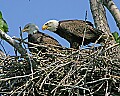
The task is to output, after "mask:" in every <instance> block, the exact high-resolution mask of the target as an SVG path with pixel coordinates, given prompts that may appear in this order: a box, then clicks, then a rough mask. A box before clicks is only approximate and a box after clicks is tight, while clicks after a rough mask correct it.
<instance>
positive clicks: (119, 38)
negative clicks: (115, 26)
mask: <svg viewBox="0 0 120 96" xmlns="http://www.w3.org/2000/svg"><path fill="white" fill-rule="evenodd" d="M112 35H113V37H114V39H115V41H116V43H119V44H120V36H119V34H118V32H114V33H112Z"/></svg>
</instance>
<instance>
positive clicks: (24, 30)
mask: <svg viewBox="0 0 120 96" xmlns="http://www.w3.org/2000/svg"><path fill="white" fill-rule="evenodd" d="M28 30H29V29H27V28H26V29H22V30H21V31H22V32H27V31H28Z"/></svg>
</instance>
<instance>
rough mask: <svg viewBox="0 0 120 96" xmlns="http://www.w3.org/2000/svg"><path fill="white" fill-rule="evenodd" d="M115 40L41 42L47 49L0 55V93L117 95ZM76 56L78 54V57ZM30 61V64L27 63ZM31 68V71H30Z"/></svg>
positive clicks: (118, 72)
mask: <svg viewBox="0 0 120 96" xmlns="http://www.w3.org/2000/svg"><path fill="white" fill-rule="evenodd" d="M116 47H118V46H117V44H115V45H112V46H110V47H107V48H106V47H105V48H104V46H102V47H99V48H98V49H95V48H93V49H83V50H81V51H80V52H79V50H75V49H69V48H58V47H55V46H52V45H45V47H44V48H47V52H44V53H42V52H38V53H32V54H31V55H29V60H30V62H28V57H27V56H26V57H21V56H7V57H5V58H4V59H3V58H2V59H0V62H1V63H0V66H1V70H2V71H0V72H1V74H0V94H2V95H10V96H16V95H18V96H20V95H25V96H29V95H30V96H37V95H39V96H78V95H84V96H90V95H91V96H92V95H95V96H105V95H107V94H111V95H113V94H116V95H120V93H119V88H120V85H119V84H120V70H119V69H120V67H119V65H120V59H118V58H117V57H116V54H117V52H116V51H115V49H116ZM78 56H79V58H78ZM31 64H32V66H31ZM31 70H32V72H31Z"/></svg>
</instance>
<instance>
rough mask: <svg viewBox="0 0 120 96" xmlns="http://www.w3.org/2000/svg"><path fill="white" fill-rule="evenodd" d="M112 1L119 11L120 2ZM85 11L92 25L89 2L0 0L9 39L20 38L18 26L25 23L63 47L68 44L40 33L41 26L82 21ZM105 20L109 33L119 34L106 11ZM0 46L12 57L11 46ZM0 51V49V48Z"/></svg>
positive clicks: (80, 0) (59, 38) (55, 36)
mask: <svg viewBox="0 0 120 96" xmlns="http://www.w3.org/2000/svg"><path fill="white" fill-rule="evenodd" d="M113 1H114V2H115V4H116V5H117V7H118V8H119V10H120V0H113ZM86 10H87V12H88V16H87V20H88V21H91V22H92V23H93V24H94V22H93V18H92V14H91V12H90V6H89V0H30V2H29V0H0V11H2V13H3V18H4V19H5V20H6V21H7V23H8V26H9V33H8V34H9V35H10V36H11V37H13V36H16V37H20V36H19V33H20V31H19V27H20V26H21V27H22V28H23V27H24V26H25V25H26V24H27V23H35V24H36V25H38V27H39V29H40V31H41V32H44V33H46V34H49V35H50V36H52V37H54V38H55V39H57V40H58V41H59V43H60V44H62V45H63V46H65V47H69V43H68V42H67V41H66V40H64V39H63V38H61V37H59V36H58V35H56V34H54V33H52V32H49V31H42V29H41V27H42V25H43V24H44V23H45V22H46V21H48V20H50V19H56V20H65V19H81V20H84V18H85V12H86ZM107 19H108V23H109V25H110V29H111V32H114V31H117V32H120V31H119V29H118V28H117V27H116V23H115V21H114V19H113V17H112V15H111V14H110V13H109V12H108V10H107ZM23 37H24V38H25V37H27V33H24V34H23ZM2 44H3V46H4V47H5V49H6V52H7V53H8V54H10V55H14V49H13V47H11V45H9V44H8V43H7V42H5V41H4V42H2ZM0 49H2V47H1V46H0Z"/></svg>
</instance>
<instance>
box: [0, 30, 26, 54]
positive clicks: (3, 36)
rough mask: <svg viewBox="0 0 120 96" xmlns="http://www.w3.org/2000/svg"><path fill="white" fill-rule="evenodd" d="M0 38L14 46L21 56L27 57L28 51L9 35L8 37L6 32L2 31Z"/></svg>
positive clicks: (0, 31)
mask: <svg viewBox="0 0 120 96" xmlns="http://www.w3.org/2000/svg"><path fill="white" fill-rule="evenodd" d="M0 36H1V37H2V39H4V40H5V41H6V42H8V43H9V44H10V45H12V46H13V47H14V48H15V49H16V50H17V51H18V52H19V53H20V54H21V55H23V56H24V55H26V50H25V49H24V48H23V47H22V46H21V45H20V44H19V43H18V42H16V41H15V40H14V39H12V38H11V37H10V36H9V35H7V34H6V33H5V32H3V31H2V30H0Z"/></svg>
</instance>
